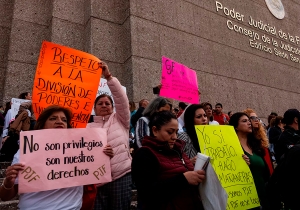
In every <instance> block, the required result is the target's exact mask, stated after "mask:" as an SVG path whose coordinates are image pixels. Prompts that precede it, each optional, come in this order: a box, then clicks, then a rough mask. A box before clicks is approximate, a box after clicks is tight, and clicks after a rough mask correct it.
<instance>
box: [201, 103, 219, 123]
mask: <svg viewBox="0 0 300 210" xmlns="http://www.w3.org/2000/svg"><path fill="white" fill-rule="evenodd" d="M201 105H202V106H203V108H204V111H205V113H206V116H207V119H208V124H209V125H219V123H218V122H217V121H215V120H214V116H213V111H212V110H213V109H212V105H211V104H210V103H208V102H204V103H202V104H201Z"/></svg>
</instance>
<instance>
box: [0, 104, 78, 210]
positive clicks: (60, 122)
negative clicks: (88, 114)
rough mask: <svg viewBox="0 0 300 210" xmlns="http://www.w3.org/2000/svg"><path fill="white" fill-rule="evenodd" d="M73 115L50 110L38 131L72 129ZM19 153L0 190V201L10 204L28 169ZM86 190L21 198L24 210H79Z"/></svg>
mask: <svg viewBox="0 0 300 210" xmlns="http://www.w3.org/2000/svg"><path fill="white" fill-rule="evenodd" d="M71 119H72V112H71V111H70V110H68V109H66V108H63V107H60V106H56V105H54V106H49V107H47V108H46V109H45V110H44V111H43V112H42V113H41V115H40V116H39V119H38V120H37V123H36V125H35V130H39V129H51V128H52V129H53V128H54V129H61V128H71V127H72V126H71ZM19 157H20V150H19V151H18V152H17V153H16V155H15V156H14V160H13V162H12V165H11V166H10V167H8V168H7V169H6V178H5V179H4V181H3V183H2V185H1V187H0V198H1V199H2V200H3V201H5V200H10V199H12V198H14V197H15V196H16V195H17V194H18V178H17V177H18V172H19V171H21V170H23V169H24V168H25V166H24V165H23V164H21V163H19ZM82 195H83V187H82V186H79V187H69V188H63V189H57V190H48V191H42V192H35V193H24V194H20V199H19V201H20V202H19V208H20V209H21V210H40V209H43V210H53V209H66V210H67V209H70V210H71V209H72V210H74V209H75V210H79V209H80V208H81V204H82Z"/></svg>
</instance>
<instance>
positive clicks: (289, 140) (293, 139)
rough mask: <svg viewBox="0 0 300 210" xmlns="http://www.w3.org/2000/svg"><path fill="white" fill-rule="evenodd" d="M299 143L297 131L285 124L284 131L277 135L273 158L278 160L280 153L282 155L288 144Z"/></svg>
mask: <svg viewBox="0 0 300 210" xmlns="http://www.w3.org/2000/svg"><path fill="white" fill-rule="evenodd" d="M298 142H299V143H300V135H299V131H296V130H295V129H293V128H292V127H290V126H285V127H284V131H283V132H282V134H281V135H280V136H279V139H278V142H277V143H276V144H275V145H274V150H275V158H276V161H277V162H280V159H281V157H282V155H284V154H285V153H286V152H287V151H288V149H289V148H290V146H293V145H295V144H297V143H298Z"/></svg>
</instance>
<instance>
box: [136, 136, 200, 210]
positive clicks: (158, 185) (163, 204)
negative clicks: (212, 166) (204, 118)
mask: <svg viewBox="0 0 300 210" xmlns="http://www.w3.org/2000/svg"><path fill="white" fill-rule="evenodd" d="M142 144H143V146H142V147H141V148H140V149H139V150H138V151H137V152H136V153H135V155H134V157H133V162H132V177H133V180H134V181H135V183H136V186H137V190H138V195H139V198H140V200H141V202H142V209H164V210H171V209H172V210H175V209H176V210H177V209H178V210H181V209H189V210H194V209H195V210H196V209H197V210H201V209H202V204H201V201H200V197H199V192H198V187H197V186H193V185H190V184H189V183H188V181H187V180H186V178H185V176H184V175H183V173H185V172H187V171H193V168H194V167H193V164H192V163H191V161H190V160H189V158H188V157H187V156H186V154H185V153H183V152H182V149H183V144H184V142H183V141H180V140H179V141H177V142H176V143H175V145H174V148H173V149H170V148H169V145H168V144H167V143H166V142H161V141H159V140H157V139H155V138H151V137H148V136H147V137H145V138H144V140H143V142H142Z"/></svg>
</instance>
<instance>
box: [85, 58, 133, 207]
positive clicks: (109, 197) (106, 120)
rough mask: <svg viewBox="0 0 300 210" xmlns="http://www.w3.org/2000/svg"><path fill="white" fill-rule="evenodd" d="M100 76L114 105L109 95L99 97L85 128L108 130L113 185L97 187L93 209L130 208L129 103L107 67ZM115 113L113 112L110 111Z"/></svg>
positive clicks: (111, 183)
mask: <svg viewBox="0 0 300 210" xmlns="http://www.w3.org/2000/svg"><path fill="white" fill-rule="evenodd" d="M102 74H103V76H104V77H105V79H106V80H107V85H108V87H109V89H110V90H111V93H112V96H113V99H114V103H115V104H114V103H113V100H112V98H111V97H110V96H109V95H106V94H102V95H100V96H98V97H97V98H96V100H95V103H94V110H95V114H96V116H94V122H93V123H89V124H88V125H87V127H88V128H97V127H98V128H99V127H100V128H107V129H108V130H107V143H108V144H110V145H111V146H112V148H113V151H114V156H113V157H112V158H111V162H110V163H111V176H112V182H110V183H107V184H105V185H101V186H98V188H97V196H96V201H95V207H94V209H118V210H127V209H130V203H131V184H132V180H131V155H130V151H129V149H130V148H129V140H128V133H129V128H130V123H129V121H130V111H129V101H128V98H127V95H126V93H125V91H124V90H123V88H122V86H121V84H120V82H119V81H118V79H117V78H115V77H112V75H111V73H110V71H109V69H108V66H107V65H106V64H105V63H102ZM114 107H115V108H116V112H113V108H114Z"/></svg>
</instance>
